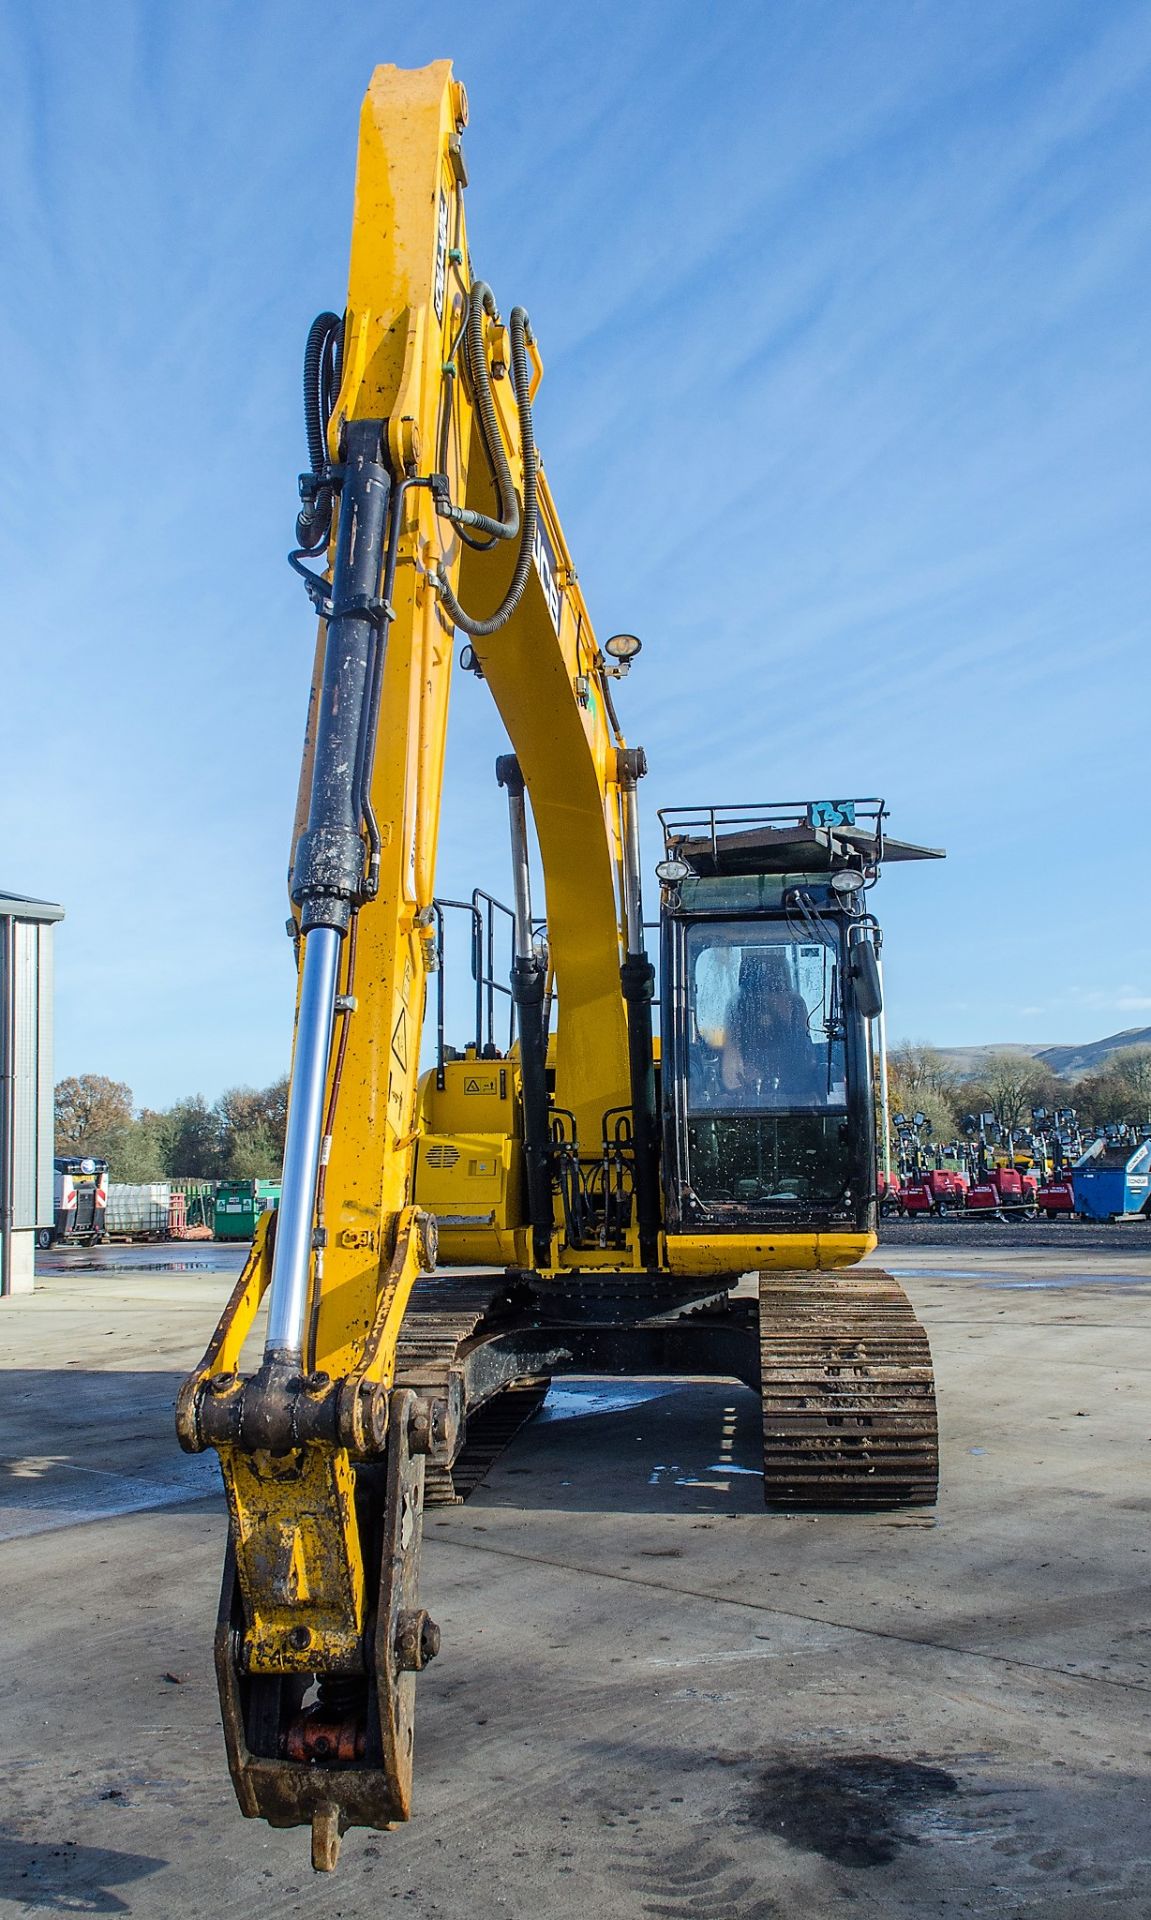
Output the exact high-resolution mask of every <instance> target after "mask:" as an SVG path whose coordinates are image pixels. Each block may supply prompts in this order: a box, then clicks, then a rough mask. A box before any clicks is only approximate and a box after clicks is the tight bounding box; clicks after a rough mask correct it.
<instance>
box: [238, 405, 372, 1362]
mask: <svg viewBox="0 0 1151 1920" xmlns="http://www.w3.org/2000/svg"><path fill="white" fill-rule="evenodd" d="M344 433H345V446H344V462H343V467H342V470H337V474H336V476H335V477H336V478H337V480H338V483H339V488H340V494H339V499H340V509H339V519H338V523H337V532H336V553H335V562H334V565H333V568H332V585H331V597H330V603H329V606H328V608H327V637H326V642H325V648H324V675H323V683H322V686H321V690H320V703H319V711H318V715H317V720H316V737H315V752H314V758H313V763H312V789H311V797H310V802H309V807H308V823H307V826H306V827H305V829H304V832H303V833H302V834H301V835H300V840H299V844H298V846H297V848H296V857H295V861H294V864H293V868H292V899H293V901H294V903H295V905H296V906H297V907H298V908H299V910H300V929H301V933H302V935H303V958H302V961H301V970H300V1004H299V1013H298V1015H297V1021H296V1044H295V1050H294V1053H293V1057H292V1083H291V1088H290V1092H289V1096H288V1125H287V1134H286V1138H285V1143H284V1176H283V1188H282V1197H281V1200H280V1208H279V1217H278V1220H277V1223H276V1244H275V1248H274V1251H273V1255H272V1278H271V1284H270V1293H269V1304H268V1332H267V1341H266V1345H265V1357H266V1358H267V1359H269V1360H298V1359H299V1357H300V1355H301V1354H302V1351H303V1341H304V1327H305V1323H306V1319H307V1306H308V1286H309V1280H310V1275H311V1264H312V1242H313V1237H314V1229H315V1210H316V1182H317V1177H318V1173H319V1164H320V1151H321V1144H322V1132H323V1108H324V1091H325V1087H326V1084H327V1075H328V1061H329V1056H330V1053H331V1046H332V1026H333V1021H334V1017H335V1005H336V989H337V983H338V978H339V967H340V948H341V943H342V940H343V936H344V934H345V933H346V932H347V929H348V925H349V922H350V921H351V917H352V914H353V912H354V910H355V908H356V905H357V904H358V902H359V900H360V899H361V897H362V894H363V890H364V840H363V831H362V829H363V817H362V816H363V772H364V766H365V757H366V755H367V754H368V752H369V742H368V740H367V738H366V734H367V726H368V723H369V720H370V716H371V711H372V689H373V685H374V684H375V683H376V682H377V681H378V677H379V670H380V666H381V664H382V662H381V661H380V660H379V659H378V657H377V656H378V653H379V650H380V648H381V647H382V646H383V641H384V632H383V626H384V619H385V615H386V609H385V607H384V604H383V602H382V601H381V600H380V598H379V587H380V571H381V567H382V565H383V556H384V543H385V530H386V526H387V519H388V504H389V500H390V497H391V480H390V476H389V474H388V471H387V468H386V467H385V466H384V465H383V463H382V460H381V457H380V456H381V423H380V421H378V420H357V421H349V423H348V424H347V426H346V427H345V430H344Z"/></svg>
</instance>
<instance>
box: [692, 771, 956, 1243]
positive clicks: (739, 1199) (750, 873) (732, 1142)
mask: <svg viewBox="0 0 1151 1920" xmlns="http://www.w3.org/2000/svg"><path fill="white" fill-rule="evenodd" d="M883 819H884V807H883V802H882V801H880V800H852V801H836V802H826V801H825V802H813V803H811V804H808V805H804V806H793V805H791V804H790V803H785V804H780V805H764V806H758V807H752V808H735V807H709V808H706V809H693V810H690V811H681V810H675V811H673V810H667V811H665V812H663V813H661V815H660V820H661V824H662V826H663V830H664V845H665V857H664V859H663V861H662V862H661V863H660V866H659V867H658V869H657V873H658V877H659V879H660V881H661V885H662V889H663V894H662V903H661V915H660V921H661V935H662V968H661V972H662V980H663V989H662V1021H661V1025H662V1074H661V1078H662V1115H663V1184H664V1207H665V1223H666V1228H667V1232H668V1234H669V1236H671V1235H675V1234H677V1233H687V1234H699V1233H706V1234H709V1235H711V1234H725V1233H728V1234H736V1233H738V1234H749V1233H751V1234H756V1233H760V1232H763V1231H765V1230H766V1231H770V1232H771V1233H772V1234H773V1235H777V1234H787V1233H788V1232H789V1231H790V1232H792V1233H802V1234H804V1235H809V1234H820V1235H824V1234H837V1235H858V1234H870V1233H871V1232H872V1231H873V1230H874V1225H875V1213H876V1192H875V1118H874V1102H873V1094H872V1044H871V1037H870V1027H869V1023H870V1022H871V1021H872V1020H874V1019H875V1018H876V1017H877V1016H878V1014H879V1013H880V1011H881V1006H882V997H881V991H880V982H879V965H878V948H879V938H880V936H879V929H878V926H877V924H876V921H875V920H874V918H873V916H872V915H871V914H870V913H869V912H868V911H867V902H866V895H867V891H868V889H869V888H870V887H871V886H872V885H873V884H874V882H875V880H876V879H877V877H878V874H879V869H880V865H881V863H882V861H883V859H884V857H885V856H886V857H888V858H902V859H908V858H917V857H924V858H926V857H930V856H929V855H928V852H927V850H926V849H920V848H912V847H908V846H906V845H904V844H903V843H899V842H892V841H887V842H886V843H885V840H884V834H883Z"/></svg>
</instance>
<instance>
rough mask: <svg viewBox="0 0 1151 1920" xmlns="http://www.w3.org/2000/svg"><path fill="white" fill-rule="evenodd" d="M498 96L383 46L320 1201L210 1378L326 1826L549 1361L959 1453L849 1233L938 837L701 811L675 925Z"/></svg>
mask: <svg viewBox="0 0 1151 1920" xmlns="http://www.w3.org/2000/svg"><path fill="white" fill-rule="evenodd" d="M466 123H467V100H466V96H465V93H464V89H463V87H462V85H461V84H460V82H459V81H458V80H456V79H455V77H454V76H453V74H452V70H451V66H450V63H448V62H446V61H441V62H437V63H435V64H433V65H432V66H429V67H426V68H424V69H422V70H419V71H415V72H405V71H401V70H399V69H396V68H393V67H380V68H379V69H377V71H376V72H375V74H374V75H373V77H372V81H371V84H370V86H369V89H368V92H367V96H366V98H365V100H364V105H363V112H362V117H361V123H360V142H359V155H358V164H357V176H356V190H355V211H354V218H353V226H352V247H351V265H350V272H349V280H348V290H347V299H346V305H345V308H344V311H343V312H342V314H336V313H325V314H322V315H321V316H320V318H319V319H318V320H317V321H316V323H315V324H314V326H313V328H312V331H311V334H310V335H309V338H308V345H307V350H306V355H305V410H306V426H307V437H308V449H309V470H308V472H306V473H305V474H304V475H303V477H302V479H301V488H300V491H301V504H300V513H299V518H298V521H297V545H296V548H295V550H294V552H293V554H292V556H291V560H292V564H293V566H294V567H295V568H296V570H297V571H298V572H299V573H301V574H302V576H303V579H304V585H305V588H306V591H307V593H308V595H309V597H310V599H311V601H312V604H313V606H314V608H315V610H316V613H317V615H318V635H317V645H316V656H315V668H314V673H313V679H312V690H311V701H310V706H309V713H308V723H307V730H306V739H305V750H304V756H303V766H302V772H301V780H300V789H299V802H298V806H297V815H296V821H295V830H294V835H293V844H292V860H291V881H290V895H291V901H292V919H291V922H290V923H289V924H290V931H291V933H292V936H293V939H294V942H295V946H296V954H297V965H298V1000H297V1014H296V1030H295V1041H294V1048H293V1058H292V1076H291V1091H290V1099H289V1112H288V1124H287V1139H286V1146H285V1157H284V1168H283V1186H282V1199H281V1202H280V1205H279V1207H278V1209H277V1210H276V1211H275V1212H273V1213H270V1214H268V1215H265V1216H264V1217H263V1219H262V1220H261V1222H260V1224H259V1227H258V1230H257V1234H256V1238H255V1241H254V1244H253V1247H252V1251H251V1255H250V1258H249V1259H248V1261H247V1264H246V1266H245V1268H244V1271H243V1273H242V1274H241V1276H240V1279H239V1281H238V1282H237V1285H236V1288H235V1291H234V1293H233V1295H232V1298H231V1300H230V1301H229V1303H228V1306H227V1308H226V1310H225V1312H224V1314H223V1316H222V1318H221V1320H220V1323H219V1325H218V1327H217V1328H216V1331H215V1333H214V1335H213V1337H212V1340H211V1342H210V1344H209V1347H208V1349H207V1352H206V1353H205V1355H204V1358H203V1360H202V1361H201V1363H200V1365H199V1366H198V1367H197V1368H196V1370H195V1371H194V1373H193V1374H192V1375H191V1376H190V1377H189V1379H188V1380H187V1381H186V1382H185V1384H184V1387H183V1389H182V1392H181V1395H180V1398H179V1404H178V1411H177V1427H178V1433H179V1438H180V1441H181V1444H182V1445H183V1446H185V1447H186V1448H188V1449H189V1450H194V1451H198V1450H202V1449H204V1448H207V1447H212V1448H214V1449H215V1450H216V1452H217V1453H218V1456H219V1459H220V1464H221V1469H222V1472H223V1478H224V1484H225V1488H226V1492H227V1497H228V1506H229V1517H230V1539H229V1547H228V1553H227V1559H226V1565H225V1570H224V1580H223V1588H222V1594H221V1602H220V1613H219V1620H218V1626H217V1634H216V1670H217V1678H218V1683H219V1689H220V1698H221V1707H222V1713H223V1721H224V1730H225V1737H226V1742H227V1749H228V1757H229V1764H230V1766H231V1770H232V1776H233V1780H234V1782H235V1786H236V1791H237V1796H238V1798H239V1801H240V1805H241V1807H242V1809H243V1811H244V1812H245V1813H246V1814H249V1815H254V1816H260V1817H263V1818H264V1819H267V1820H268V1821H270V1822H271V1823H272V1824H273V1825H278V1826H290V1825H295V1824H298V1823H303V1824H306V1825H309V1826H310V1827H311V1830H312V1852H313V1862H314V1864H315V1865H316V1866H317V1867H319V1868H331V1867H332V1866H334V1864H335V1860H336V1855H337V1852H338V1847H339V1841H340V1836H341V1835H342V1833H343V1832H344V1831H345V1830H346V1828H347V1827H348V1826H350V1825H355V1824H359V1825H366V1826H374V1827H385V1826H388V1825H390V1824H392V1823H394V1822H395V1821H397V1820H402V1819H406V1818H407V1817H408V1814H409V1812H410V1808H411V1786H412V1758H413V1738H414V1734H413V1711H414V1690H415V1683H416V1676H417V1675H418V1673H419V1672H420V1671H421V1670H422V1669H423V1667H424V1666H426V1665H427V1663H428V1662H429V1661H430V1660H431V1659H432V1658H434V1656H435V1654H436V1652H437V1649H438V1645H439V1632H438V1628H437V1627H436V1626H435V1625H434V1623H433V1622H432V1621H431V1620H430V1619H429V1617H428V1615H427V1613H426V1612H425V1611H424V1609H423V1608H422V1607H421V1606H420V1604H419V1593H418V1571H419V1551H420V1537H421V1525H422V1515H423V1510H424V1507H425V1506H426V1505H428V1504H434V1503H445V1502H453V1501H456V1500H458V1499H461V1498H463V1497H465V1496H466V1493H467V1492H468V1490H469V1489H470V1487H471V1486H473V1485H475V1484H476V1483H477V1481H478V1478H480V1477H482V1472H483V1467H484V1465H485V1463H486V1461H487V1460H489V1459H490V1458H491V1457H493V1454H494V1452H495V1451H497V1450H498V1448H499V1446H500V1445H502V1444H504V1443H505V1442H506V1440H507V1439H508V1438H509V1437H510V1436H511V1434H512V1433H513V1432H514V1431H515V1428H516V1426H517V1424H519V1423H520V1422H522V1421H523V1420H524V1419H525V1418H527V1417H528V1416H529V1415H530V1413H531V1412H532V1411H534V1409H535V1407H536V1406H538V1405H539V1403H540V1400H541V1398H542V1396H543V1394H544V1392H545V1391H546V1388H547V1384H548V1382H549V1380H550V1379H552V1378H553V1377H554V1376H555V1375H556V1374H557V1373H562V1372H569V1373H570V1372H577V1373H585V1374H595V1373H611V1374H627V1373H633V1374H644V1375H652V1374H655V1375H659V1374H670V1375H688V1376H691V1375H706V1374H714V1375H717V1376H720V1377H723V1378H727V1379H736V1380H740V1381H742V1382H743V1383H744V1384H745V1385H746V1386H748V1387H750V1388H751V1389H752V1390H753V1391H755V1392H757V1393H758V1394H759V1395H760V1398H761V1401H762V1404H763V1409H764V1484H765V1493H766V1496H767V1499H768V1501H769V1503H770V1504H774V1505H783V1506H785V1507H788V1508H793V1509H794V1508H801V1507H805V1506H816V1507H820V1506H839V1507H868V1506H876V1505H894V1504H900V1503H904V1502H925V1501H931V1500H933V1499H934V1497H935V1485H936V1441H935V1411H934V1393H933V1384H932V1375H931V1361H930V1354H929V1352H928V1349H927V1342H926V1337H925V1335H924V1333H923V1330H922V1328H921V1327H920V1326H919V1324H918V1322H917V1321H916V1320H915V1318H914V1316H913V1314H912V1312H911V1309H910V1307H909V1305H908V1303H907V1301H906V1299H905V1298H904V1296H903V1294H902V1292H901V1290H900V1289H899V1288H898V1287H897V1286H896V1284H895V1283H894V1281H891V1280H890V1279H889V1278H888V1277H887V1276H885V1275H882V1274H878V1273H875V1272H873V1271H871V1270H868V1271H867V1272H866V1273H862V1274H856V1273H852V1271H851V1269H852V1268H854V1267H855V1266H856V1264H857V1263H858V1262H859V1261H860V1260H862V1259H863V1258H864V1257H865V1256H866V1255H868V1254H869V1253H870V1252H871V1251H872V1250H873V1248H874V1246H875V1211H876V1207H875V1138H874V1098H873V1064H874V1057H875V1051H876V1042H875V1032H876V1021H877V1018H878V1016H879V1015H880V1012H881V982H880V967H879V960H878V952H879V944H880V941H879V931H878V928H877V925H876V923H875V920H874V918H873V917H872V915H871V913H870V911H869V908H868V895H869V893H870V890H871V888H872V886H873V885H874V883H875V880H876V879H877V877H878V874H879V870H880V866H881V864H882V863H883V862H884V860H885V859H891V858H903V859H908V858H921V857H928V854H929V850H927V849H923V848H916V847H911V846H907V845H904V844H901V843H896V842H893V841H891V840H889V839H888V838H886V836H885V832H884V827H885V819H886V810H885V808H884V805H883V802H882V801H880V800H876V799H854V800H852V799H843V798H832V799H816V800H807V801H803V802H798V803H787V804H782V805H775V804H759V805H754V806H743V807H725V806H718V805H712V806H705V807H699V808H687V809H677V810H668V811H665V812H664V813H663V814H662V815H661V824H662V827H663V857H662V858H661V860H660V861H659V863H658V865H657V867H656V869H655V876H654V877H655V879H656V881H657V882H658V887H659V898H660V906H659V920H658V940H657V942H656V941H653V942H651V943H650V944H649V940H648V930H649V923H648V922H647V921H646V920H645V918H644V906H643V898H642V871H641V857H640V825H639V811H638V787H639V783H640V781H641V779H642V777H643V775H644V773H645V770H646V765H645V760H644V755H643V752H642V750H641V749H639V748H636V747H632V746H629V745H628V744H627V743H626V741H625V739H624V736H623V734H622V732H621V730H620V726H619V722H618V719H617V713H616V695H617V693H618V691H619V688H620V683H621V681H622V680H623V679H624V677H625V676H626V675H627V673H628V671H629V668H630V666H631V663H632V661H633V659H634V657H635V655H636V653H637V652H638V651H639V642H638V641H637V640H636V639H635V638H634V636H632V635H629V634H613V635H612V636H611V637H610V638H608V639H606V640H605V641H603V642H602V643H601V642H600V640H599V639H598V638H597V635H596V631H595V628H594V626H593V624H592V620H591V615H590V612H589V609H588V607H587V605H586V604H585V602H584V598H583V593H582V589H581V587H580V583H579V578H578V575H577V572H576V568H575V566H574V564H573V560H572V556H571V554H570V552H569V550H568V546H567V542H566V540H565V537H564V533H563V529H562V526H561V524H560V521H559V517H558V515H557V512H556V509H555V504H554V501H553V498H552V494H551V489H550V486H549V484H548V480H547V477H546V475H545V472H544V468H543V463H542V460H541V458H540V455H539V451H538V449H537V447H536V444H535V434H534V419H533V402H534V399H535V396H536V392H537V390H538V387H539V383H540V380H541V378H542V373H543V364H542V359H541V356H540V351H539V347H538V345H537V342H536V340H535V336H534V333H533V330H532V327H531V322H530V320H529V318H528V316H527V314H526V313H525V312H524V310H523V309H522V308H518V307H517V308H514V309H512V310H511V312H510V313H509V315H508V317H507V319H506V320H505V319H504V318H503V316H502V315H501V313H500V310H499V308H498V306H497V303H496V300H495V297H494V295H493V293H492V291H491V289H490V288H489V287H488V286H487V285H486V284H485V282H484V281H483V280H482V278H480V277H479V274H478V272H477V269H476V266H475V263H474V262H473V259H472V256H471V253H470V249H469V244H468V238H467V231H466V224H465V219H464V197H465V188H466V187H467V182H468V174H467V165H466V161H465V156H464V145H463V135H464V129H465V126H466ZM461 636H462V639H463V652H462V656H461V659H462V664H463V666H464V667H465V668H470V669H471V671H472V672H473V673H474V674H475V675H476V676H478V678H479V679H481V680H482V681H484V682H486V684H487V687H488V689H489V690H490V693H491V696H492V699H493V700H494V703H495V706H496V709H497V712H498V714H499V716H500V719H501V721H502V723H503V728H504V730H505V732H506V735H507V742H508V748H509V750H508V751H506V752H504V753H503V754H501V755H500V756H499V758H498V761H497V766H496V777H497V778H498V780H499V782H500V785H501V786H502V787H503V788H504V790H505V791H506V795H507V804H508V818H509V835H510V846H511V894H512V901H511V905H510V906H509V907H506V908H505V907H503V906H501V904H500V903H499V901H497V900H495V899H494V898H492V896H490V895H489V894H488V893H486V892H484V891H483V890H482V889H479V888H477V889H476V891H475V892H474V893H473V894H472V896H471V897H470V898H469V899H466V900H463V901H458V900H445V899H442V898H440V897H438V896H437V893H436V886H435V856H436V844H437V837H438V829H439V816H440V805H441V794H442V791H443V783H444V755H445V740H446V732H447V714H448V696H449V685H450V681H451V677H452V670H453V664H454V660H455V656H456V653H457V649H458V648H459V646H460V639H461ZM533 836H534V843H535V847H534V851H533V847H532V839H533ZM541 874H542V882H543V887H542V897H541V898H537V899H536V900H535V901H534V902H533V883H534V890H535V892H536V893H537V894H538V893H539V886H538V880H537V878H536V876H538V875H541ZM461 935H462V943H461V938H460V936H461ZM453 952H466V953H467V954H468V956H469V959H470V972H471V987H472V994H473V997H474V998H473V1004H474V1010H475V1011H474V1030H473V1031H472V1033H471V1034H470V1035H467V1036H459V1035H456V1036H455V1038H456V1040H457V1042H458V1041H460V1040H461V1039H462V1041H463V1044H457V1045H455V1046H452V1045H449V1044H448V1041H447V1038H446V1030H445V1029H446V1016H445V1008H446V1004H447V1003H446V997H445V992H444V967H445V964H446V962H447V961H448V960H449V959H450V957H451V955H452V954H453ZM655 955H658V959H659V969H658V979H659V986H658V992H657V969H656V965H655V958H654V957H653V956H655ZM429 989H431V994H429ZM429 997H431V999H432V1000H433V1003H434V1007H435V1015H436V1017H435V1020H434V1023H432V1022H426V1021H425V1013H426V1011H427V1008H428V1002H429ZM657 1013H658V1029H659V1031H658V1034H657V1032H656V1026H657ZM505 1016H510V1018H509V1019H508V1022H507V1025H506V1027H505V1025H504V1021H505ZM433 1024H434V1029H435V1046H434V1050H433V1053H432V1058H431V1060H430V1062H429V1061H428V1060H427V1057H426V1054H425V1051H424V1049H425V1044H426V1043H425V1040H424V1035H425V1031H426V1030H428V1029H430V1028H431V1026H432V1025H433ZM422 1062H424V1064H423V1066H421V1063H422ZM749 1275H751V1276H755V1275H758V1281H757V1283H756V1287H755V1288H754V1289H753V1288H751V1287H750V1286H749V1284H748V1280H747V1276H749Z"/></svg>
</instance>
